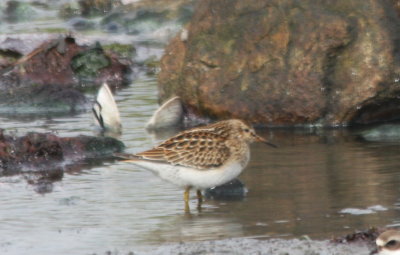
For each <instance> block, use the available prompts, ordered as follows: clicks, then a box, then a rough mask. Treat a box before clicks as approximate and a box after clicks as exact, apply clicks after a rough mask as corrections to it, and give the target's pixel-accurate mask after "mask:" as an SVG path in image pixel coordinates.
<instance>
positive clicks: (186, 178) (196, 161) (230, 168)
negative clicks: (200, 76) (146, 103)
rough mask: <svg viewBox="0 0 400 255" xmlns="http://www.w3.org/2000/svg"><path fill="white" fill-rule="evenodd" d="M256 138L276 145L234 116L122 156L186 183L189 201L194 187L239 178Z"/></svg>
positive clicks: (203, 187) (181, 184)
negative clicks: (138, 151)
mask: <svg viewBox="0 0 400 255" xmlns="http://www.w3.org/2000/svg"><path fill="white" fill-rule="evenodd" d="M255 141H261V142H264V143H267V144H269V145H271V146H274V145H273V144H270V143H268V142H267V141H266V140H265V139H264V138H262V137H260V136H258V135H257V134H256V133H255V131H254V129H253V128H251V127H249V126H248V125H247V124H245V123H244V122H243V121H241V120H237V119H231V120H224V121H220V122H217V123H214V124H211V125H207V126H202V127H196V128H193V129H189V130H186V131H183V132H181V133H179V134H177V135H175V136H173V137H171V138H169V139H168V140H166V141H164V142H163V143H161V144H160V145H158V146H156V147H155V148H153V149H150V150H148V151H144V152H140V153H137V154H134V155H127V154H124V155H118V156H120V157H123V158H124V159H127V160H126V161H129V162H132V163H134V164H136V165H139V166H141V167H144V168H147V169H149V170H152V171H154V172H156V173H158V174H159V175H160V177H162V178H164V179H167V180H168V181H171V182H173V183H175V184H177V185H179V186H183V187H185V189H186V191H185V201H186V202H187V200H188V195H189V193H188V192H189V189H190V188H192V187H193V188H196V189H197V190H201V189H205V188H211V187H214V186H217V185H221V184H224V183H226V182H228V181H230V180H232V179H234V178H236V177H237V176H238V175H239V174H240V173H241V171H242V170H243V169H244V167H245V166H246V165H247V163H248V161H249V158H250V149H249V144H250V143H252V142H255ZM198 194H199V192H198ZM200 194H201V193H200ZM199 200H200V198H199Z"/></svg>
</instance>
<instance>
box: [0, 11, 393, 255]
mask: <svg viewBox="0 0 400 255" xmlns="http://www.w3.org/2000/svg"><path fill="white" fill-rule="evenodd" d="M49 15H50V14H49ZM52 15H55V14H52ZM58 22H59V23H57V22H56V23H54V22H48V21H43V22H39V23H38V22H36V23H35V24H34V25H33V24H30V25H29V26H27V25H26V24H24V23H18V24H12V25H7V24H2V27H1V28H2V29H1V31H2V33H3V34H0V39H1V40H4V39H5V38H7V37H8V36H9V35H8V34H4V33H10V32H11V31H12V32H17V33H18V35H14V36H19V37H21V38H22V39H23V40H24V41H25V40H26V39H27V38H29V39H30V40H32V41H36V40H35V36H39V37H40V36H44V35H42V34H36V35H35V34H25V33H26V32H27V30H32V29H31V27H30V26H33V27H36V28H39V29H41V28H45V29H46V28H52V26H53V25H54V26H55V27H57V28H58V27H59V26H63V24H64V23H63V22H62V21H58ZM51 24H52V25H51ZM107 37H108V38H107ZM110 38H111V37H109V36H107V35H104V34H100V35H99V34H94V35H85V36H78V41H79V42H81V43H91V42H93V41H94V40H97V39H99V40H101V41H102V42H103V41H107V40H109V39H110ZM139 39H141V38H139ZM135 40H136V41H138V38H135V37H133V36H126V35H113V36H112V41H120V42H124V43H132V42H133V41H135ZM32 45H34V44H32ZM32 45H31V46H32ZM32 47H33V46H32ZM30 50H31V49H30ZM30 50H29V49H28V51H30ZM161 53H162V49H161V48H160V47H147V46H139V47H138V55H137V56H136V59H135V60H136V61H143V59H146V58H147V57H149V56H150V55H155V56H157V57H159V56H160V55H161ZM116 100H117V104H118V105H119V107H120V112H121V117H122V123H123V135H122V136H121V138H120V139H121V140H122V141H123V142H124V143H125V145H126V147H127V149H126V151H127V152H139V151H142V150H145V149H148V148H150V147H152V146H153V145H154V143H155V142H157V141H159V140H160V139H162V137H165V136H168V134H163V135H161V136H154V135H151V134H149V133H147V132H146V131H145V130H144V125H145V123H146V122H147V120H148V119H149V118H150V116H151V114H152V113H153V112H154V111H155V110H156V109H157V107H158V105H157V84H156V79H155V78H154V77H147V76H145V75H139V77H138V79H137V80H135V81H134V82H133V84H131V85H130V86H129V87H128V88H125V89H123V90H120V91H118V92H117V95H116ZM92 122H93V121H92V116H91V113H90V112H89V111H87V112H84V113H80V114H78V115H72V116H62V117H54V116H53V117H51V116H45V115H41V116H22V117H21V116H20V117H5V116H0V123H1V124H0V128H3V129H5V130H6V132H7V133H8V134H10V133H11V134H16V135H23V134H25V133H26V132H29V131H38V132H54V133H56V134H58V135H60V136H76V135H81V134H85V135H93V134H94V133H93V125H92ZM173 132H174V131H171V134H172V133H173ZM359 132H360V131H359V130H340V129H333V130H321V129H313V128H309V129H269V130H267V129H266V130H258V133H260V134H261V135H263V136H264V137H268V138H269V139H271V141H272V142H273V143H275V144H277V145H278V146H279V147H278V148H277V149H273V148H270V147H267V146H264V145H262V144H254V145H253V146H252V158H251V161H250V163H249V165H248V167H247V168H246V169H245V171H244V172H243V173H242V174H241V176H240V180H241V181H242V182H243V183H244V184H245V185H246V188H247V189H248V193H247V194H246V196H245V197H244V199H241V200H236V201H216V200H206V201H205V202H204V204H203V207H202V211H201V212H199V211H198V210H196V199H195V197H194V194H192V200H191V203H190V206H191V209H192V210H191V214H186V213H185V212H184V204H183V201H182V199H183V194H182V193H183V191H182V190H181V189H179V188H177V187H175V186H173V185H172V184H169V183H166V182H164V181H163V180H161V179H159V178H158V177H157V176H154V175H153V174H152V173H150V172H147V171H145V170H142V169H140V168H138V167H135V166H132V165H129V164H127V163H122V162H110V161H106V162H86V163H85V162H84V163H81V165H79V166H78V167H76V168H72V169H70V170H68V171H67V172H66V173H65V174H64V176H63V178H62V180H61V181H59V182H56V183H54V187H53V191H52V192H50V193H45V194H40V193H38V192H36V189H35V187H34V186H33V185H30V184H28V182H27V180H26V178H27V176H24V175H19V176H8V177H1V178H0V195H1V199H0V223H1V227H0V254H9V255H19V254H93V253H96V254H104V253H105V252H106V251H111V252H113V253H114V254H127V253H128V252H129V251H132V252H135V254H136V253H138V254H142V253H143V254H177V253H179V252H182V253H183V254H231V253H233V252H232V251H235V252H236V253H237V254H243V253H245V251H246V252H248V251H251V252H252V253H251V254H280V253H279V252H283V251H284V252H288V250H289V252H290V254H368V252H367V251H366V248H365V247H363V248H359V247H355V248H354V249H355V250H356V252H355V251H354V249H353V248H352V249H351V250H349V251H343V250H340V251H338V250H336V253H334V252H333V251H332V252H331V250H330V248H328V247H327V245H328V244H327V243H326V242H312V243H311V246H312V245H314V246H315V249H314V251H316V253H312V252H308V253H306V252H304V253H301V251H300V252H299V246H300V247H303V248H307V247H310V243H308V242H302V241H295V240H292V239H294V238H302V237H304V236H308V237H310V238H312V239H316V240H325V239H330V238H331V237H333V236H341V235H343V234H348V233H352V232H354V231H355V230H364V229H367V228H368V227H370V226H378V227H382V226H399V225H400V200H399V198H400V189H399V187H400V170H399V169H400V153H399V152H400V146H399V145H400V141H399V142H376V141H375V142H367V141H363V140H362V139H360V137H359ZM378 140H379V139H378ZM230 238H232V239H230ZM276 238H283V239H290V240H291V241H287V242H286V241H282V240H281V239H279V240H277V239H276ZM255 239H257V240H255ZM214 240H221V241H217V242H215V243H213V241H214ZM259 240H267V241H265V242H262V241H259ZM198 241H204V242H198ZM180 242H184V243H185V244H184V245H183V246H184V247H183V248H182V245H181V244H180ZM292 242H294V244H293V243H292ZM186 244H187V245H188V246H185V245H186ZM288 247H289V248H288ZM213 248H214V250H213ZM271 249H273V252H269V251H271ZM335 249H341V248H333V250H335ZM261 251H263V252H261ZM357 251H359V252H357ZM249 253H250V252H249Z"/></svg>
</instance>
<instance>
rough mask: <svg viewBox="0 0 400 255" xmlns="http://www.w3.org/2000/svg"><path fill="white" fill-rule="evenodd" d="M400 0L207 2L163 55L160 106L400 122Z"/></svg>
mask: <svg viewBox="0 0 400 255" xmlns="http://www.w3.org/2000/svg"><path fill="white" fill-rule="evenodd" d="M399 6H400V4H399V1H394V0H393V1H389V0H387V1H374V0H352V1H348V0H338V1H311V0H305V1H296V0H268V1H259V0H250V1H241V0H213V1H211V0H204V1H199V2H198V5H197V7H196V9H195V13H194V16H193V18H192V20H191V22H190V24H189V25H188V26H187V35H185V33H186V31H184V32H182V33H181V34H180V35H178V36H177V37H175V38H174V39H173V40H172V41H171V43H170V44H169V46H168V47H167V49H166V51H165V55H164V56H163V58H162V61H161V69H162V71H161V73H160V75H159V84H160V85H159V90H160V101H161V102H164V101H165V100H167V99H168V98H170V97H172V96H175V95H177V96H180V97H181V99H182V101H183V103H184V105H185V106H186V107H187V108H188V109H189V110H190V111H193V112H195V113H197V114H199V115H200V116H207V117H211V118H241V119H245V120H248V121H250V122H252V123H256V124H264V125H271V126H280V125H283V126H287V125H305V124H313V125H322V126H336V125H348V124H358V123H371V122H379V121H387V120H393V119H399V118H400V52H399V48H400V44H399V43H398V42H399V39H400V38H399V35H400V14H399V13H400V7H399Z"/></svg>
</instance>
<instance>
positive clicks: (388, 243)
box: [375, 229, 400, 255]
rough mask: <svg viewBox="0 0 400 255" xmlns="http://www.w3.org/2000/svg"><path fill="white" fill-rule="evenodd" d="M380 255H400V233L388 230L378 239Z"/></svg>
mask: <svg viewBox="0 0 400 255" xmlns="http://www.w3.org/2000/svg"><path fill="white" fill-rule="evenodd" d="M375 242H376V245H377V248H378V254H379V255H400V232H399V231H397V230H394V229H391V230H387V231H385V232H383V233H382V234H380V235H379V236H378V238H377V239H376V241H375Z"/></svg>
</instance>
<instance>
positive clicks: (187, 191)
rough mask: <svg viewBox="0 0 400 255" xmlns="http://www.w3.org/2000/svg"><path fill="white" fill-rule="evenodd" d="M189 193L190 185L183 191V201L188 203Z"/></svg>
mask: <svg viewBox="0 0 400 255" xmlns="http://www.w3.org/2000/svg"><path fill="white" fill-rule="evenodd" d="M189 193H190V187H186V188H185V193H183V199H184V200H185V203H186V204H188V203H189Z"/></svg>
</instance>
